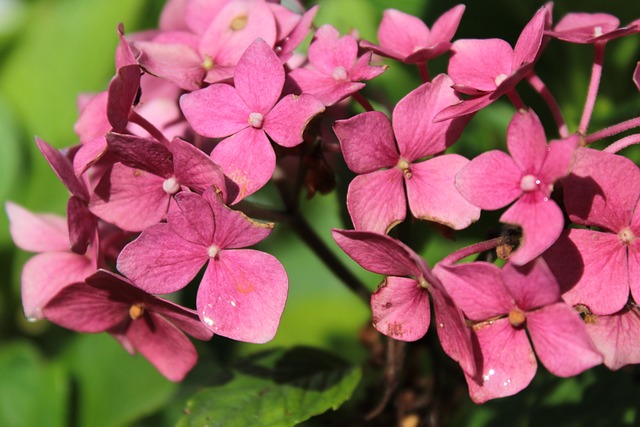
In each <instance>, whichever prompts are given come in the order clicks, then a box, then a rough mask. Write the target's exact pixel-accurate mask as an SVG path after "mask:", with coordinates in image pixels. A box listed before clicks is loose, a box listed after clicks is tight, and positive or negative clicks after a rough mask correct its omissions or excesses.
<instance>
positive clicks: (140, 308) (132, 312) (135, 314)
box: [129, 303, 144, 320]
mask: <svg viewBox="0 0 640 427" xmlns="http://www.w3.org/2000/svg"><path fill="white" fill-rule="evenodd" d="M143 314H144V304H142V303H136V304H133V305H132V306H131V308H129V316H130V317H131V318H132V319H133V320H138V319H139V318H141V317H142V315H143Z"/></svg>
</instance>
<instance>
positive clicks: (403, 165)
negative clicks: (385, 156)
mask: <svg viewBox="0 0 640 427" xmlns="http://www.w3.org/2000/svg"><path fill="white" fill-rule="evenodd" d="M409 166H411V164H410V163H409V161H408V160H406V159H400V160H398V164H397V165H396V167H397V168H398V169H400V170H401V171H402V173H403V175H404V177H405V178H406V179H411V176H412V174H411V169H410V168H409Z"/></svg>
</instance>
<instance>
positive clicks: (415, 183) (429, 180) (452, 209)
mask: <svg viewBox="0 0 640 427" xmlns="http://www.w3.org/2000/svg"><path fill="white" fill-rule="evenodd" d="M468 163H469V161H468V160H467V159H465V158H464V157H462V156H460V155H458V154H445V155H443V156H438V157H434V158H432V159H429V160H427V161H424V162H420V163H414V164H412V165H411V178H409V179H406V180H405V185H406V186H407V199H408V200H409V207H410V208H411V213H412V214H413V216H414V217H416V218H420V219H425V220H428V221H436V222H439V223H441V224H444V225H446V226H448V227H451V228H453V229H455V230H460V229H463V228H466V227H468V226H469V225H471V224H472V223H474V222H475V221H477V220H478V218H480V208H478V207H477V206H475V205H472V204H471V203H469V202H468V201H467V199H465V198H464V197H462V195H461V194H460V192H459V191H458V189H457V188H456V186H455V178H456V174H457V173H458V171H459V170H460V169H462V167H464V166H465V165H467V164H468Z"/></svg>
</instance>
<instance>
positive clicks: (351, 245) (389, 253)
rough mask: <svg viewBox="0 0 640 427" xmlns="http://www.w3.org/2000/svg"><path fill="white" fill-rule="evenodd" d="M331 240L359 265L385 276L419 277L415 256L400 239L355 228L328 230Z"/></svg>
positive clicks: (419, 271) (419, 272)
mask: <svg viewBox="0 0 640 427" xmlns="http://www.w3.org/2000/svg"><path fill="white" fill-rule="evenodd" d="M331 234H332V235H333V238H334V240H335V241H336V243H337V244H338V246H340V249H342V250H343V251H344V252H346V254H347V255H349V256H350V257H351V258H353V260H354V261H355V262H357V263H358V264H360V265H361V266H362V268H364V269H366V270H369V271H371V272H373V273H378V274H384V275H385V276H412V277H420V276H421V275H422V272H421V269H420V267H419V266H418V264H417V262H416V260H415V258H416V257H417V255H416V254H415V253H414V252H413V251H412V250H411V249H410V248H409V247H407V246H405V245H404V244H403V243H402V242H400V241H399V240H396V239H394V238H392V237H389V236H386V235H384V234H378V233H372V232H368V231H356V230H336V229H333V230H332V231H331Z"/></svg>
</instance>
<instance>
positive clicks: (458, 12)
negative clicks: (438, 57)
mask: <svg viewBox="0 0 640 427" xmlns="http://www.w3.org/2000/svg"><path fill="white" fill-rule="evenodd" d="M464 10H465V5H463V4H459V5H457V6H454V7H452V8H451V9H449V10H447V11H446V12H445V13H443V14H442V15H441V16H440V17H439V18H438V19H437V20H436V22H434V23H433V25H432V26H431V36H430V37H429V42H430V44H431V45H435V44H437V43H442V42H448V41H450V40H451V39H452V38H453V36H454V35H455V33H456V31H457V30H458V25H459V24H460V20H461V19H462V14H463V13H464Z"/></svg>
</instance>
